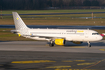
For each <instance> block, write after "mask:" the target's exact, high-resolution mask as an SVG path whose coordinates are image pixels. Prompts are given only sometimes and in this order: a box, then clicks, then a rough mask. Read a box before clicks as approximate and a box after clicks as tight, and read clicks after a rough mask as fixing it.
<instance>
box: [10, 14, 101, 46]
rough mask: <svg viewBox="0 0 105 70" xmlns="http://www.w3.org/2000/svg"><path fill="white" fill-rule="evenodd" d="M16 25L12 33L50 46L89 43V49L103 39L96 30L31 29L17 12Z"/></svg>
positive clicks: (14, 16)
mask: <svg viewBox="0 0 105 70" xmlns="http://www.w3.org/2000/svg"><path fill="white" fill-rule="evenodd" d="M12 14H13V19H14V23H15V29H16V30H11V32H12V33H15V34H18V35H19V36H23V37H26V38H30V39H34V40H44V41H48V42H50V44H49V46H50V47H53V46H54V45H65V43H66V42H67V41H70V42H73V43H75V44H82V43H83V42H87V43H88V47H91V44H90V42H92V41H100V40H102V39H103V37H102V36H101V35H100V34H99V33H98V32H97V31H94V30H89V29H48V28H46V29H40V28H35V29H33V28H29V27H27V26H26V24H25V23H24V21H23V20H22V19H21V17H20V16H19V14H18V13H17V12H12Z"/></svg>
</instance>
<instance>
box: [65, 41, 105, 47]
mask: <svg viewBox="0 0 105 70" xmlns="http://www.w3.org/2000/svg"><path fill="white" fill-rule="evenodd" d="M90 44H91V45H92V46H105V43H104V42H90ZM64 46H65V47H69V46H88V43H87V42H83V43H82V44H74V43H72V42H66V44H65V45H64Z"/></svg>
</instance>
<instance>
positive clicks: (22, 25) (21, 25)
mask: <svg viewBox="0 0 105 70" xmlns="http://www.w3.org/2000/svg"><path fill="white" fill-rule="evenodd" d="M12 14H13V19H14V23H15V28H16V30H21V29H28V27H27V26H26V25H25V23H24V22H23V20H22V19H21V17H20V16H19V14H18V13H17V12H12Z"/></svg>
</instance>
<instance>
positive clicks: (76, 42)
mask: <svg viewBox="0 0 105 70" xmlns="http://www.w3.org/2000/svg"><path fill="white" fill-rule="evenodd" d="M73 43H75V44H82V43H83V42H78V41H73Z"/></svg>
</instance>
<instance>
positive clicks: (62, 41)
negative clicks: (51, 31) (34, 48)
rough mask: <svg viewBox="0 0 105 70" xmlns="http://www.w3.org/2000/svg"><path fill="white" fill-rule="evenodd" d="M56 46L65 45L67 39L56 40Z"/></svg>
mask: <svg viewBox="0 0 105 70" xmlns="http://www.w3.org/2000/svg"><path fill="white" fill-rule="evenodd" d="M55 44H56V45H64V44H65V39H55Z"/></svg>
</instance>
